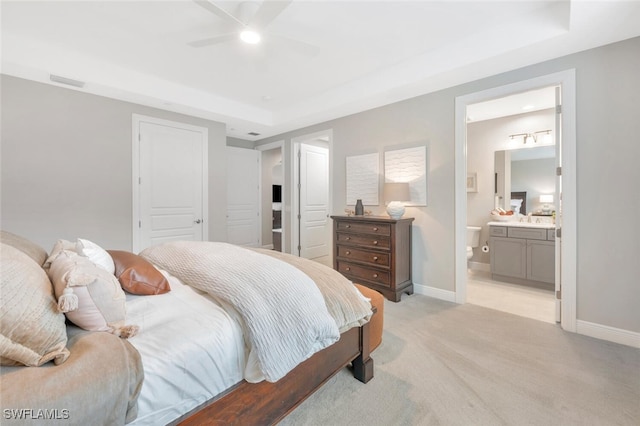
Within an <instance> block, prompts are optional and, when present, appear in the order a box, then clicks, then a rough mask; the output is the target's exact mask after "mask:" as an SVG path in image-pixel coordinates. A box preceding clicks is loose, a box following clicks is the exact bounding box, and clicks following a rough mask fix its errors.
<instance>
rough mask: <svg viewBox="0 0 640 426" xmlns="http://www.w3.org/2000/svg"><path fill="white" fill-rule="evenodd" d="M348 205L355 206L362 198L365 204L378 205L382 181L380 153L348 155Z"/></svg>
mask: <svg viewBox="0 0 640 426" xmlns="http://www.w3.org/2000/svg"><path fill="white" fill-rule="evenodd" d="M346 168H347V169H346V178H347V179H346V180H347V193H346V198H347V205H348V206H355V204H356V201H357V200H362V204H364V205H365V206H378V205H380V200H379V196H378V193H379V192H380V190H379V182H380V154H378V153H377V152H376V153H373V154H364V155H353V156H349V157H346Z"/></svg>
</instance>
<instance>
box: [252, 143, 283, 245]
mask: <svg viewBox="0 0 640 426" xmlns="http://www.w3.org/2000/svg"><path fill="white" fill-rule="evenodd" d="M256 149H257V150H258V151H261V160H262V161H261V171H260V176H261V177H260V179H261V183H262V185H261V188H262V193H261V203H260V204H261V218H262V248H265V249H271V250H275V251H280V252H286V251H287V246H286V242H287V239H286V238H285V237H286V235H287V226H286V223H287V218H286V215H285V214H284V213H285V211H286V209H285V200H286V198H285V195H286V193H287V192H288V186H287V185H286V181H285V178H284V172H285V170H286V168H285V163H286V158H285V155H284V141H278V142H273V143H269V144H266V145H260V146H258V147H256Z"/></svg>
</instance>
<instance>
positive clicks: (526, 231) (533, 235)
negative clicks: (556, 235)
mask: <svg viewBox="0 0 640 426" xmlns="http://www.w3.org/2000/svg"><path fill="white" fill-rule="evenodd" d="M507 229H508V231H507V237H509V238H526V239H528V240H546V239H547V230H546V229H537V228H507Z"/></svg>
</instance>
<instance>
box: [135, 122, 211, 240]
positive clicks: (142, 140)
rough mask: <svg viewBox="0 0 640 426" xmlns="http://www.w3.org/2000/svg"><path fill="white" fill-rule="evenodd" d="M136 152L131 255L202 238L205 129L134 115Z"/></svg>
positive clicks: (205, 156) (204, 195) (205, 168)
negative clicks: (156, 246) (174, 242)
mask: <svg viewBox="0 0 640 426" xmlns="http://www.w3.org/2000/svg"><path fill="white" fill-rule="evenodd" d="M136 130H137V135H136V134H135V132H136ZM136 139H137V144H135V141H136ZM136 145H137V146H136ZM136 148H137V154H138V155H137V156H136V155H135V154H134V162H135V161H136V160H137V167H136V164H134V174H133V178H134V224H133V226H134V230H136V229H137V232H135V231H134V251H140V250H142V249H144V248H146V247H149V246H151V245H155V244H160V243H163V242H167V241H177V240H195V241H200V240H203V239H205V238H206V237H207V235H206V230H207V228H206V226H205V224H204V219H205V217H206V181H207V167H206V164H207V160H206V159H207V129H205V128H201V127H195V126H190V125H183V124H181V123H174V122H169V121H165V120H159V119H152V118H145V117H141V116H134V153H135V151H136ZM136 157H137V158H136ZM136 172H137V173H136ZM135 207H137V209H135ZM136 213H137V214H136ZM136 236H137V238H136Z"/></svg>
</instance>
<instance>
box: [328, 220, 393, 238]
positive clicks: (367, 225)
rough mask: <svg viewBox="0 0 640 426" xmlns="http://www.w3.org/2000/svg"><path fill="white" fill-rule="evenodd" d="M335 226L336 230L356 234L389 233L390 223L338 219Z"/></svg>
mask: <svg viewBox="0 0 640 426" xmlns="http://www.w3.org/2000/svg"><path fill="white" fill-rule="evenodd" d="M337 227H338V229H337V230H338V231H348V232H354V233H358V234H372V235H387V236H389V235H391V225H389V224H387V223H375V222H347V221H338V222H337Z"/></svg>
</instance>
